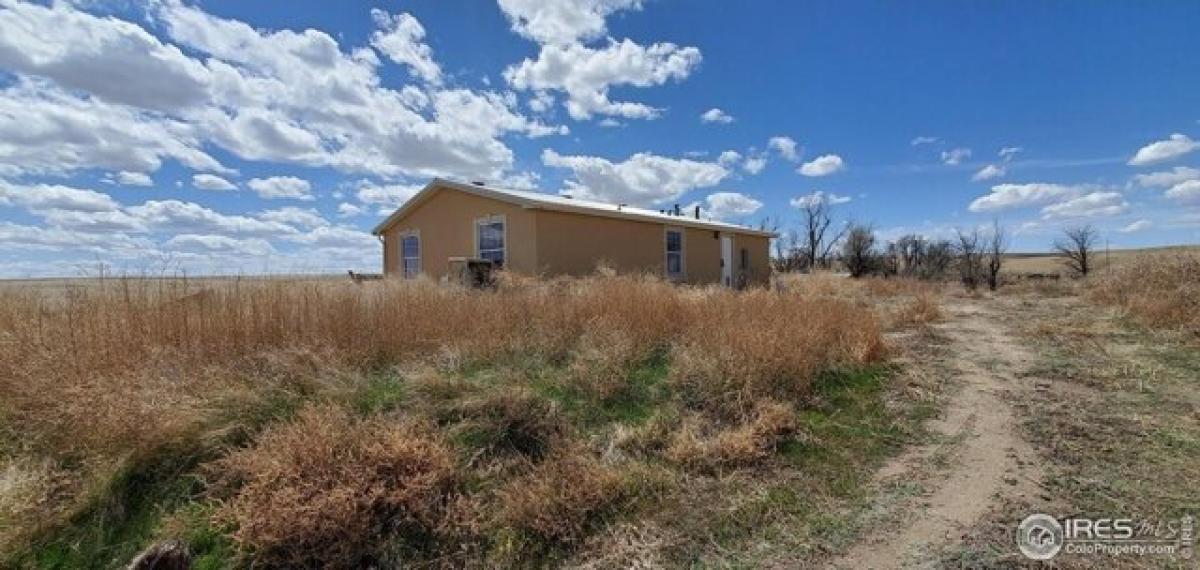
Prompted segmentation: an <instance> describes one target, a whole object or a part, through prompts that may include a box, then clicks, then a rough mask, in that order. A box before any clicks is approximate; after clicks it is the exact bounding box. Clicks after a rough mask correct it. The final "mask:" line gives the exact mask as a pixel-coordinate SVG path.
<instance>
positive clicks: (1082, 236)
mask: <svg viewBox="0 0 1200 570" xmlns="http://www.w3.org/2000/svg"><path fill="white" fill-rule="evenodd" d="M1063 234H1064V236H1065V238H1064V239H1057V240H1054V251H1056V252H1058V254H1059V255H1061V256H1063V257H1064V258H1066V259H1064V260H1063V263H1064V264H1065V265H1066V266H1067V267H1069V268H1070V269H1071V271H1074V272H1075V273H1077V274H1079V275H1080V276H1081V277H1087V274H1088V272H1089V271H1091V270H1092V257H1093V254H1094V253H1095V250H1096V246H1097V245H1098V244H1099V243H1100V232H1098V231H1096V228H1094V227H1092V225H1091V224H1088V225H1083V226H1073V227H1069V228H1067V229H1065V230H1063Z"/></svg>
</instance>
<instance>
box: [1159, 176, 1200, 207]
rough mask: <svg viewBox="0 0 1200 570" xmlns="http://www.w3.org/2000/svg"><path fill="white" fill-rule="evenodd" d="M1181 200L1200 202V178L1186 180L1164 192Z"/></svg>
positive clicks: (1171, 197) (1173, 198)
mask: <svg viewBox="0 0 1200 570" xmlns="http://www.w3.org/2000/svg"><path fill="white" fill-rule="evenodd" d="M1164 195H1165V196H1166V197H1167V198H1170V199H1172V200H1177V201H1179V202H1200V180H1185V181H1183V182H1180V183H1179V184H1176V185H1174V186H1172V187H1171V188H1169V189H1168V190H1167V192H1166V194H1164Z"/></svg>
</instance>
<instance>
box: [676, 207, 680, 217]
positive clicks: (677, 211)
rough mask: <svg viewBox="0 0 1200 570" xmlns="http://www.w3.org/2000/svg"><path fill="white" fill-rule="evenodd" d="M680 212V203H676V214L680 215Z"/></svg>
mask: <svg viewBox="0 0 1200 570" xmlns="http://www.w3.org/2000/svg"><path fill="white" fill-rule="evenodd" d="M679 214H680V212H679V204H675V215H676V216H678V215H679Z"/></svg>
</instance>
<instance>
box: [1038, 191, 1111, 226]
mask: <svg viewBox="0 0 1200 570" xmlns="http://www.w3.org/2000/svg"><path fill="white" fill-rule="evenodd" d="M1128 211H1129V202H1126V201H1125V198H1124V196H1121V193H1120V192H1092V193H1090V194H1084V195H1082V196H1079V197H1076V198H1071V199H1069V200H1066V201H1063V202H1060V203H1058V204H1051V205H1049V206H1046V207H1045V208H1042V217H1044V218H1047V219H1050V218H1095V217H1109V216H1116V215H1119V214H1124V213H1125V212H1128Z"/></svg>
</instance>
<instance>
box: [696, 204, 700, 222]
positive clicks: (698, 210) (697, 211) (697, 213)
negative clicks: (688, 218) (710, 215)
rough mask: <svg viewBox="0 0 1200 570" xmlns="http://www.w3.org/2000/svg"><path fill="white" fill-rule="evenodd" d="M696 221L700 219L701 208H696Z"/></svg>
mask: <svg viewBox="0 0 1200 570" xmlns="http://www.w3.org/2000/svg"><path fill="white" fill-rule="evenodd" d="M696 219H697V220H699V219H700V206H696Z"/></svg>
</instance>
